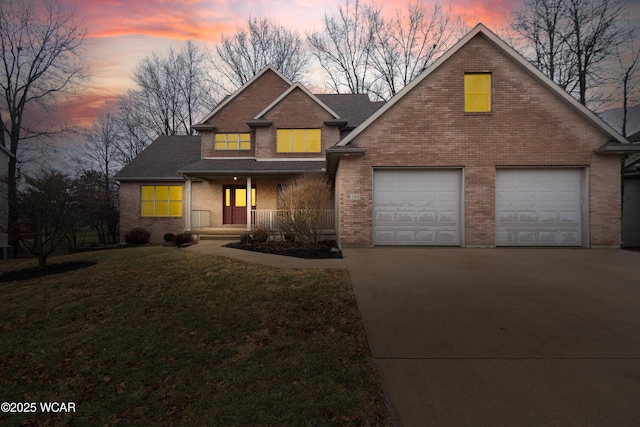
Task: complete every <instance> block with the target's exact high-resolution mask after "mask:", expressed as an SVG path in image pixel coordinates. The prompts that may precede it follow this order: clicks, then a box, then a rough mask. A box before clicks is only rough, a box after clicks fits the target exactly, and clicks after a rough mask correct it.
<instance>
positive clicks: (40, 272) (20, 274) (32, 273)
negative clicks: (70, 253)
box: [0, 261, 96, 282]
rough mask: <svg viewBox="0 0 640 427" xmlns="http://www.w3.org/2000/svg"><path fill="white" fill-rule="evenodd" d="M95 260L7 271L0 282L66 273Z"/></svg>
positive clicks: (86, 265) (88, 265)
mask: <svg viewBox="0 0 640 427" xmlns="http://www.w3.org/2000/svg"><path fill="white" fill-rule="evenodd" d="M95 264H96V263H95V262H89V261H74V262H61V263H58V264H51V265H48V266H47V267H46V268H38V267H32V268H24V269H22V270H14V271H8V272H6V273H3V274H2V275H0V282H13V281H19V280H31V279H39V278H42V277H45V276H49V275H52V274H60V273H68V272H70V271H73V270H78V269H81V268H87V267H91V266H92V265H95Z"/></svg>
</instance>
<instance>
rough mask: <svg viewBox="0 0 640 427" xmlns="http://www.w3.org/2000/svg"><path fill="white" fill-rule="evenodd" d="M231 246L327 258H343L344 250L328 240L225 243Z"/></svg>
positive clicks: (309, 257) (249, 249)
mask: <svg viewBox="0 0 640 427" xmlns="http://www.w3.org/2000/svg"><path fill="white" fill-rule="evenodd" d="M225 246H227V247H229V248H234V249H244V250H247V251H255V252H263V253H268V254H274V255H284V256H292V257H296V258H306V259H326V258H342V252H340V249H338V247H337V245H336V242H334V241H326V242H318V243H315V244H305V243H301V242H287V241H278V240H269V241H267V242H264V243H262V242H255V241H254V242H250V243H246V244H243V243H239V242H238V243H229V244H227V245H225Z"/></svg>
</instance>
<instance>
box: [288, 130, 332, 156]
mask: <svg viewBox="0 0 640 427" xmlns="http://www.w3.org/2000/svg"><path fill="white" fill-rule="evenodd" d="M277 137H278V144H277V145H278V153H319V152H320V151H321V146H322V144H321V138H320V129H278V135H277Z"/></svg>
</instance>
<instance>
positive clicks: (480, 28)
mask: <svg viewBox="0 0 640 427" xmlns="http://www.w3.org/2000/svg"><path fill="white" fill-rule="evenodd" d="M478 34H482V35H483V36H485V37H486V38H488V39H489V40H490V41H491V42H493V43H494V44H495V45H496V46H497V47H498V48H499V49H501V50H502V51H504V52H505V53H506V54H507V55H508V56H510V57H511V58H512V59H513V60H514V61H515V62H517V63H518V64H520V65H521V66H523V67H524V68H525V69H526V70H528V71H529V72H530V73H531V74H533V75H534V76H535V77H536V78H537V79H538V80H540V81H541V82H542V83H544V84H545V85H546V86H548V87H549V88H550V89H551V90H552V91H553V92H555V93H556V94H557V95H558V96H560V97H561V98H562V99H564V100H565V101H566V102H568V103H569V104H570V105H571V106H573V107H574V108H575V109H576V110H578V111H579V112H580V113H581V114H583V115H584V116H585V117H586V118H587V119H589V120H590V121H591V122H592V123H593V124H594V125H595V126H596V127H597V128H599V129H600V130H602V131H603V132H604V133H606V134H607V135H608V136H609V137H610V138H611V139H612V140H613V141H614V142H616V143H623V144H628V142H629V141H627V140H626V139H625V138H624V137H623V136H622V135H620V134H619V133H618V132H616V131H615V130H614V129H613V128H612V127H611V126H609V125H608V124H606V123H605V122H604V121H603V120H602V119H600V118H599V117H598V116H597V115H596V114H595V113H593V112H592V111H591V110H589V109H588V108H587V107H585V106H584V105H582V104H581V103H580V102H578V100H576V99H575V98H574V97H573V96H571V95H570V94H568V93H567V92H565V91H564V90H563V89H562V88H560V87H559V86H558V85H556V84H555V83H554V82H553V81H552V80H551V79H549V78H548V77H547V76H546V75H545V74H544V73H542V71H540V70H538V69H537V68H536V67H535V66H534V65H533V64H531V63H530V62H529V61H527V60H526V59H525V58H524V57H523V56H522V55H520V54H519V53H518V52H516V51H515V50H514V49H513V48H512V47H511V46H509V45H508V44H507V43H505V42H504V41H503V40H502V39H501V38H500V37H498V36H497V35H496V34H494V33H493V32H492V31H491V30H489V29H488V28H487V27H485V26H484V25H483V24H478V25H476V27H475V28H474V29H473V30H471V31H470V32H469V33H467V34H466V35H465V36H464V37H463V38H462V39H460V40H459V41H458V43H456V44H455V45H454V46H453V47H452V48H451V49H449V50H448V51H447V52H445V53H444V54H443V55H442V56H441V57H440V58H438V59H437V60H436V61H435V62H434V63H433V64H431V66H429V67H428V68H427V69H426V70H425V71H423V72H422V73H421V74H420V75H418V77H416V78H415V79H413V80H412V81H411V82H410V83H409V84H408V85H407V86H405V87H404V88H403V89H402V90H401V91H400V92H398V94H397V95H396V96H394V97H393V98H391V99H390V100H389V101H388V102H387V103H386V104H384V105H383V106H382V107H381V108H380V109H379V110H377V111H376V112H375V113H373V114H372V115H371V116H370V117H369V118H368V119H367V120H365V121H364V122H363V123H362V124H361V125H360V126H358V127H357V128H356V129H355V130H354V131H353V132H351V133H350V134H349V135H347V136H346V137H345V138H344V139H342V140H341V141H340V142H338V144H336V145H335V148H339V147H344V146H346V145H347V144H349V143H350V142H351V141H352V140H353V139H354V138H355V137H356V136H358V135H359V134H360V133H362V132H363V131H364V130H365V129H366V128H367V127H369V125H371V124H372V123H374V122H375V121H376V120H377V119H378V117H380V116H382V115H383V114H384V113H385V112H386V111H388V110H389V109H390V108H392V107H393V106H394V105H395V104H396V103H398V102H399V101H400V100H401V99H402V98H403V97H404V96H405V95H406V94H407V93H409V92H411V90H413V88H415V87H416V86H418V85H419V84H420V83H421V82H422V81H423V80H424V79H426V78H427V77H428V76H429V75H430V74H432V73H433V72H434V71H435V70H437V69H438V68H439V67H440V66H441V65H442V64H443V63H445V62H446V61H447V60H448V59H449V58H451V57H452V56H453V55H454V54H456V53H457V52H458V51H459V50H460V49H461V48H462V47H463V46H465V45H466V44H467V43H468V42H469V41H470V40H471V39H473V38H474V37H476V36H477V35H478Z"/></svg>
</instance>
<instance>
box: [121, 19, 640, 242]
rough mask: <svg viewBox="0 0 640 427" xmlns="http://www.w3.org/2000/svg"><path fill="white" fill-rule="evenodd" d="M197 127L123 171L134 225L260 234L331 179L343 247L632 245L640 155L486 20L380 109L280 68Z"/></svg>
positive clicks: (127, 224)
mask: <svg viewBox="0 0 640 427" xmlns="http://www.w3.org/2000/svg"><path fill="white" fill-rule="evenodd" d="M195 128H196V129H197V130H198V131H199V132H200V133H201V137H200V138H198V137H160V138H159V139H158V140H157V141H155V142H154V143H153V144H151V145H150V146H149V147H148V148H147V149H146V150H145V151H144V152H142V153H141V154H140V155H139V156H138V157H137V158H136V159H135V160H134V161H133V162H131V163H130V164H129V165H128V166H126V167H125V168H124V169H123V170H122V171H121V172H119V173H118V175H117V176H116V179H118V180H119V181H120V182H121V211H122V213H121V218H122V220H121V229H122V230H123V231H126V230H127V229H129V228H132V227H133V226H143V227H145V228H147V229H149V230H151V231H152V235H154V234H155V235H156V239H158V237H157V236H161V233H164V232H167V231H172V230H183V229H186V230H196V229H199V228H201V227H202V226H209V227H223V226H227V227H228V226H233V224H241V225H242V226H243V227H245V226H246V228H247V229H250V228H252V227H253V226H254V225H256V224H257V225H261V224H263V223H264V222H265V221H266V222H268V216H269V215H270V214H271V212H273V211H275V210H277V202H276V196H277V192H278V188H279V187H280V186H281V185H282V184H283V183H284V182H285V180H286V179H287V178H288V177H291V176H293V175H295V174H299V173H304V172H311V171H316V172H317V171H322V172H326V173H328V174H329V175H330V176H331V177H332V178H333V182H334V186H335V199H334V205H333V208H334V209H333V210H328V212H329V215H330V216H331V218H330V220H331V221H332V223H331V227H330V228H333V229H334V230H335V235H336V238H337V240H338V242H339V244H340V245H341V246H343V247H344V246H375V245H444V246H463V247H495V246H571V247H620V244H621V212H620V206H621V191H620V187H621V186H620V157H619V156H620V155H623V154H628V153H630V152H633V150H634V149H637V147H634V146H632V145H631V144H629V142H628V141H627V140H626V139H625V138H623V137H622V136H621V135H619V134H618V133H617V132H616V131H614V130H613V129H612V128H611V127H609V126H608V125H607V124H605V123H604V122H603V121H602V120H601V119H599V118H598V117H597V116H596V115H595V114H593V113H592V112H590V111H589V110H588V109H586V108H585V107H584V106H582V105H581V104H580V103H578V102H577V101H576V100H575V99H574V98H572V97H571V96H570V95H568V94H567V93H565V92H564V91H563V90H561V89H560V88H559V87H558V86H556V85H555V84H554V83H553V82H552V81H550V80H549V79H548V78H546V77H545V76H544V75H543V74H542V73H541V72H540V71H538V70H537V69H536V68H535V67H533V66H532V65H531V64H529V63H528V62H527V61H526V60H525V59H524V58H523V57H522V56H520V55H519V54H518V53H517V52H516V51H514V50H513V49H512V48H511V47H509V46H508V45H507V44H506V43H505V42H504V41H502V40H501V39H500V38H498V37H497V36H496V35H495V34H494V33H492V32H491V31H490V30H488V29H487V28H486V27H484V26H483V25H481V24H480V25H478V26H477V27H475V28H474V29H473V30H472V31H471V32H469V33H468V34H467V35H466V36H465V37H463V38H462V39H461V40H460V41H459V42H458V43H457V44H456V45H455V46H453V47H452V48H451V49H450V50H449V51H448V52H447V53H445V54H444V55H443V56H442V57H441V58H439V59H438V60H437V61H436V62H435V63H434V64H433V65H432V66H431V67H429V68H428V69H426V70H425V71H424V72H423V73H422V74H421V75H419V76H418V77H417V78H416V79H414V80H413V81H412V82H411V83H410V84H409V85H408V86H407V87H405V88H404V89H403V90H402V91H401V92H400V93H399V94H398V95H396V96H395V97H394V98H393V99H391V100H390V101H389V102H387V103H385V104H384V105H382V106H380V104H378V103H372V102H370V101H369V100H368V98H367V97H366V96H362V95H314V94H311V93H310V92H309V91H308V90H307V89H306V88H304V87H303V86H302V85H300V84H295V83H292V82H290V81H288V80H287V79H286V78H284V77H283V76H282V75H280V74H279V73H278V72H277V71H276V70H274V69H272V68H270V67H268V68H267V69H265V70H264V71H263V72H261V73H260V74H259V75H257V76H256V77H255V78H254V79H252V80H251V81H250V82H248V83H247V84H246V85H244V86H243V87H242V88H240V89H239V90H238V91H237V92H235V93H234V94H233V95H231V96H230V97H228V98H227V99H226V100H224V101H223V102H222V103H221V104H220V105H219V106H218V107H217V108H216V109H215V110H214V111H212V112H211V114H210V115H209V116H207V117H206V118H205V119H204V120H203V121H202V122H201V123H200V124H198V125H197V126H196V127H195Z"/></svg>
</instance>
